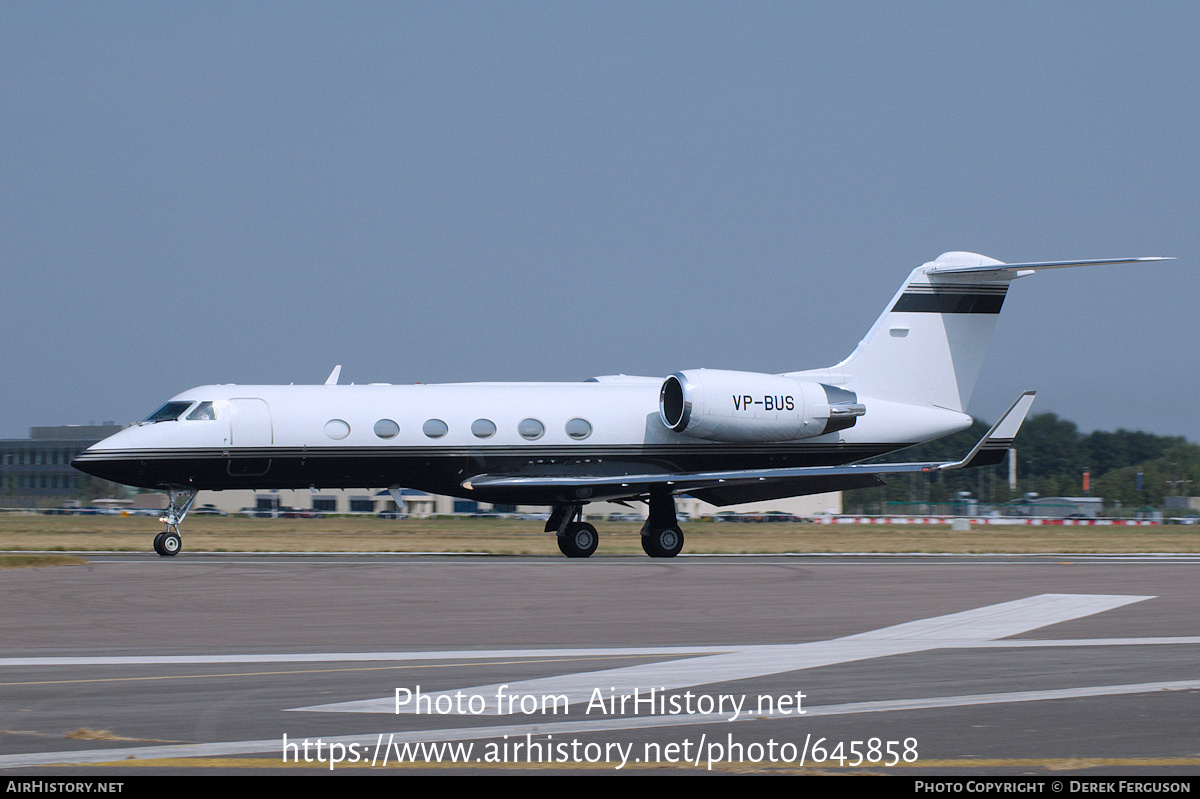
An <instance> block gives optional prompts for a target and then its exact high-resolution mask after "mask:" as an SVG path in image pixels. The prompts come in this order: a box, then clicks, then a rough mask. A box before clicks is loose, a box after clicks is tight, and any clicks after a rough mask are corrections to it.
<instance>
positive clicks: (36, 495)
mask: <svg viewBox="0 0 1200 799" xmlns="http://www.w3.org/2000/svg"><path fill="white" fill-rule="evenodd" d="M122 428H123V425H119V424H113V423H111V422H105V423H104V424H100V425H60V426H58V427H34V428H32V429H31V430H30V431H29V438H9V439H0V505H3V506H4V507H22V508H38V507H54V506H60V505H62V504H63V503H64V502H67V501H69V500H74V499H77V498H79V497H80V496H82V495H84V494H87V493H97V494H109V493H112V492H113V491H115V490H119V489H118V487H117V486H116V485H115V484H114V483H108V482H105V481H103V480H97V479H96V478H94V477H89V476H88V475H86V474H84V473H83V472H80V471H78V470H76V469H74V468H72V467H71V461H72V460H73V459H74V458H75V456H76V455H78V454H79V453H80V452H82V451H83V450H85V449H87V448H88V447H90V446H91V445H92V444H95V443H96V442H97V441H99V440H100V439H102V438H107V437H108V436H111V435H112V434H113V433H116V432H117V431H119V430H121V429H122Z"/></svg>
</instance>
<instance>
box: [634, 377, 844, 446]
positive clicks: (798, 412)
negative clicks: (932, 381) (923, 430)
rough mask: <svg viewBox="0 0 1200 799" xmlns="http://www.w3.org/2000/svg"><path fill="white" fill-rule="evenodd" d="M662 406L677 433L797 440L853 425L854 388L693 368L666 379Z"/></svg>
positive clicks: (722, 438) (665, 421)
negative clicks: (849, 389) (852, 389)
mask: <svg viewBox="0 0 1200 799" xmlns="http://www.w3.org/2000/svg"><path fill="white" fill-rule="evenodd" d="M658 412H659V416H660V417H661V418H662V422H663V424H665V425H666V426H667V427H669V428H671V429H672V430H674V431H675V432H677V433H683V434H685V435H689V436H694V437H695V438H703V439H707V440H709V441H741V442H749V441H759V442H762V441H794V440H796V439H798V438H811V437H813V436H819V435H821V434H823V433H831V432H834V431H836V430H844V429H845V428H847V427H852V426H853V425H854V422H855V421H856V420H857V419H858V417H859V416H862V415H863V414H864V413H866V408H865V407H863V406H862V405H860V404H859V402H858V397H857V396H856V395H855V394H854V392H852V391H847V390H845V389H841V388H837V387H835V386H827V385H825V384H824V383H813V382H809V381H804V380H796V379H795V378H791V377H785V376H783V375H767V374H760V373H758V372H731V371H726V370H723V369H691V370H688V371H686V372H676V373H675V374H673V375H671V376H670V377H668V378H667V379H666V380H665V381H663V384H662V389H661V390H660V391H659V399H658Z"/></svg>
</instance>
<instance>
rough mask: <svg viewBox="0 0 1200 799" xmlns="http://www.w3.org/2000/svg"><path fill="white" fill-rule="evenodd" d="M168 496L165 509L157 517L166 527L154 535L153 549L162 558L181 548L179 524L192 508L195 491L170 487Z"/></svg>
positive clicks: (173, 554) (174, 553)
mask: <svg viewBox="0 0 1200 799" xmlns="http://www.w3.org/2000/svg"><path fill="white" fill-rule="evenodd" d="M168 496H169V497H170V501H169V502H168V503H167V509H166V510H165V511H164V512H163V515H162V516H160V517H159V518H158V520H159V521H160V522H163V523H164V524H166V525H167V529H166V530H165V531H164V532H161V533H159V534H158V535H156V536H154V551H155V552H157V553H158V554H159V555H162V556H163V557H164V558H171V557H174V556H175V555H177V554H179V550H181V549H183V536H181V535H180V534H179V525H180V524H181V523H182V522H183V519H184V517H185V516H187V514H188V511H189V510H191V509H192V502H194V501H195V499H196V492H195V490H194V489H191V488H172V489H169V490H168Z"/></svg>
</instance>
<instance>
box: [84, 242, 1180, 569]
mask: <svg viewBox="0 0 1200 799" xmlns="http://www.w3.org/2000/svg"><path fill="white" fill-rule="evenodd" d="M1156 260H1164V259H1161V258H1121V259H1103V260H1090V261H1053V262H1041V263H1022V264H1005V263H1002V262H1000V261H996V260H993V259H991V258H987V257H985V256H982V255H976V254H974V253H965V252H951V253H946V254H944V255H942V256H940V257H939V258H938V259H937V260H935V261H932V262H930V263H926V264H924V265H922V266H919V267H917V268H916V269H914V270H913V271H912V273H911V274H910V275H909V276H908V280H906V281H905V283H904V285H903V286H902V287H901V288H900V290H899V291H898V292H897V293H896V296H895V297H893V298H892V300H891V302H889V303H888V305H887V308H886V309H885V310H884V312H883V315H882V316H880V317H879V319H878V320H877V321H876V322H875V324H874V325H873V326H872V327H871V329H870V330H869V331H867V335H866V337H865V338H863V340H862V341H861V342H860V343H859V345H858V347H856V348H855V350H854V352H852V353H851V354H850V356H849V357H848V358H846V359H845V360H844V361H842V362H841V363H839V364H837V365H836V366H831V367H829V368H827V369H815V370H809V371H801V372H787V373H784V374H759V373H754V372H734V371H724V370H714V369H691V370H687V371H683V372H676V373H675V374H672V375H670V376H669V377H667V378H665V379H664V378H661V377H632V376H627V375H616V376H604V377H594V378H591V379H590V380H587V381H584V382H580V383H447V384H438V385H411V386H393V385H375V384H373V385H339V384H338V376H339V371H340V367H338V368H336V369H334V371H333V373H332V374H331V375H330V376H329V379H328V380H327V381H326V382H325V384H324V385H311V386H296V385H289V386H236V385H218V386H202V387H200V388H195V389H191V390H189V391H185V392H183V393H182V394H179V395H178V396H176V397H174V398H172V399H171V400H170V401H169V402H167V403H166V404H165V405H163V406H162V407H161V408H159V409H158V410H156V411H155V412H154V413H152V414H150V416H148V417H146V419H144V420H143V421H141V422H139V423H137V424H135V425H133V426H131V427H129V428H126V429H125V430H122V431H121V432H119V433H117V434H115V435H113V436H110V437H109V438H106V439H104V440H103V441H101V442H99V443H97V444H95V445H94V446H92V447H89V448H88V449H87V450H86V451H84V452H82V453H80V454H79V456H78V457H77V458H76V459H75V461H74V462H73V465H74V466H75V467H76V468H78V469H80V470H82V471H84V472H87V473H88V474H92V475H95V476H97V477H101V478H104V479H106V480H112V481H114V482H118V483H125V484H127V485H132V486H139V487H143V488H159V489H165V490H167V491H168V492H169V494H170V504H169V506H168V508H167V511H166V513H165V514H164V516H163V517H162V521H163V522H164V523H165V524H166V525H167V529H166V531H165V532H162V533H159V534H158V536H156V538H155V540H154V548H155V551H157V552H158V553H159V554H160V555H164V556H170V555H174V554H176V553H177V552H179V550H180V549H181V547H182V538H181V536H180V533H179V524H180V523H181V522H182V521H183V519H184V517H185V516H186V515H187V512H188V509H189V508H190V507H191V504H192V501H193V500H194V499H195V496H196V492H197V491H198V490H205V489H207V490H221V489H234V488H254V489H296V488H308V487H313V488H316V487H320V488H370V487H384V486H386V487H388V488H389V490H390V491H391V492H392V495H393V496H394V497H395V498H396V500H397V504H400V493H399V492H400V488H401V487H408V488H417V489H422V490H424V491H427V492H429V493H433V494H443V495H450V496H455V497H464V498H470V499H478V500H482V501H486V502H493V503H508V504H522V505H549V506H552V507H553V509H554V510H553V513H552V514H551V516H550V519H549V521H548V522H547V523H546V531H547V532H553V533H555V534H556V535H557V537H558V545H559V548H560V549H561V550H562V552H563V554H565V555H567V556H568V557H581V558H586V557H588V556H589V555H591V554H592V553H593V552H594V551H595V550H596V545H597V542H598V540H599V539H598V536H597V533H596V528H595V527H593V526H592V525H591V524H589V523H587V522H585V521H583V506H584V505H585V504H586V503H588V502H595V501H601V500H608V501H622V502H628V501H633V500H641V501H645V502H647V503H648V505H649V518H648V519H647V520H646V523H645V525H644V526H643V528H642V548H643V549H644V550H645V551H646V554H648V555H650V556H651V557H659V558H670V557H674V556H675V555H677V554H679V552H680V551H681V550H682V548H683V532H682V531H681V530H680V528H679V524H678V522H677V520H676V514H675V502H674V496H675V495H676V494H680V493H687V494H690V495H692V496H693V497H696V498H697V499H700V500H703V501H705V502H709V503H712V504H714V505H732V504H736V503H742V502H751V501H756V500H765V499H778V498H780V497H789V496H800V495H803V494H814V493H821V492H826V491H838V490H844V489H849V488H859V487H863V486H869V485H877V484H879V483H881V482H882V480H881V477H882V476H883V475H888V474H898V473H905V472H915V471H923V472H933V471H938V470H945V469H962V468H968V467H974V466H983V465H989V464H995V463H999V462H1000V461H1001V460H1002V459H1003V457H1004V454H1005V452H1006V451H1007V450H1008V447H1009V445H1010V443H1011V442H1012V439H1013V437H1014V436H1015V435H1016V433H1017V430H1018V429H1019V427H1020V425H1021V423H1022V422H1023V421H1024V419H1025V415H1026V414H1027V413H1028V411H1029V407H1030V405H1031V404H1032V402H1033V396H1034V395H1033V392H1026V393H1024V394H1022V395H1021V397H1020V398H1019V399H1018V400H1017V401H1016V402H1015V403H1014V404H1013V406H1012V407H1011V408H1010V409H1009V410H1008V412H1007V413H1005V414H1004V416H1003V417H1001V419H1000V421H999V422H997V423H996V425H995V426H994V427H992V429H991V430H989V431H988V433H987V435H986V436H984V438H983V439H982V440H981V441H980V442H979V443H978V444H976V445H975V447H974V449H972V450H971V451H970V452H969V453H967V454H966V456H965V457H963V458H962V459H961V460H958V461H947V462H930V463H872V464H865V463H862V461H864V460H867V459H869V458H874V457H876V456H878V455H881V454H883V453H886V452H891V451H894V450H897V449H901V448H903V447H907V446H911V445H913V444H917V443H920V442H924V441H928V440H930V439H934V438H938V437H940V436H944V435H948V434H950V433H955V432H958V431H960V430H963V429H965V428H967V427H968V426H970V424H971V417H969V416H968V415H967V414H966V413H965V412H964V411H965V409H966V407H967V403H968V401H969V400H970V397H971V391H972V389H973V388H974V386H975V380H976V378H977V377H978V375H979V369H980V367H981V365H982V363H983V357H984V351H985V349H986V347H987V343H988V340H989V339H990V338H991V334H992V329H993V328H994V327H995V323H996V318H997V315H998V314H999V313H1000V307H1001V305H1003V303H1004V297H1005V293H1006V292H1007V291H1008V287H1009V284H1010V283H1011V281H1012V280H1014V279H1015V278H1019V277H1024V276H1026V275H1031V274H1033V273H1035V272H1037V271H1039V270H1042V269H1056V268H1060V267H1070V266H1085V265H1092V264H1117V263H1132V262H1134V261H1156Z"/></svg>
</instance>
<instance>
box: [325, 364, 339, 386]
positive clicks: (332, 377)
mask: <svg viewBox="0 0 1200 799" xmlns="http://www.w3.org/2000/svg"><path fill="white" fill-rule="evenodd" d="M341 374H342V365H341V364H340V363H339V364H338V365H337V366H335V367H333V371H332V372H330V373H329V377H327V378H326V379H325V385H327V386H336V385H337V381H338V378H339V377H340V376H341Z"/></svg>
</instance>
